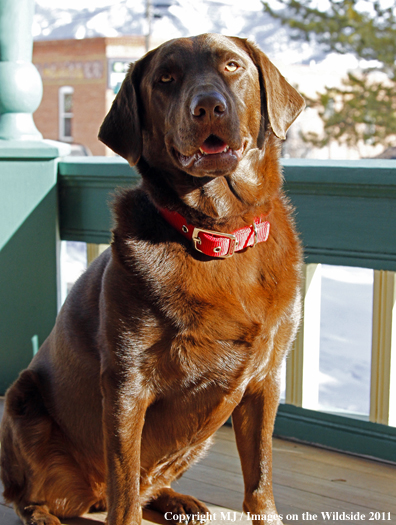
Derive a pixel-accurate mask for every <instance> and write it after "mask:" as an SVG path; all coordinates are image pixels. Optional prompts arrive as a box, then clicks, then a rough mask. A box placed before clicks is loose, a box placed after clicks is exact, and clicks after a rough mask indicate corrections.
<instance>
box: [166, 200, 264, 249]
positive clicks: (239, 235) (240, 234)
mask: <svg viewBox="0 0 396 525" xmlns="http://www.w3.org/2000/svg"><path fill="white" fill-rule="evenodd" d="M159 211H160V213H161V215H162V216H163V218H164V219H165V220H166V221H167V222H168V223H169V224H170V225H171V226H173V227H174V228H175V229H176V230H177V231H178V232H179V233H181V234H182V235H184V237H186V238H187V239H189V240H192V241H193V245H194V248H195V249H196V250H198V251H199V252H201V253H204V254H205V255H209V256H210V257H223V258H225V257H232V256H233V255H234V252H239V251H241V250H244V249H245V248H247V247H248V246H252V247H254V246H256V244H257V243H259V242H265V241H266V240H267V239H268V235H269V231H270V223H269V222H268V221H262V220H261V219H262V217H259V218H256V219H254V222H253V224H252V225H251V226H245V228H240V229H239V230H235V231H234V232H233V233H223V232H215V231H211V230H203V229H202V228H195V227H194V226H192V225H191V224H188V223H187V222H186V220H185V219H184V217H182V216H181V215H180V213H177V212H175V211H169V210H167V209H165V208H160V209H159Z"/></svg>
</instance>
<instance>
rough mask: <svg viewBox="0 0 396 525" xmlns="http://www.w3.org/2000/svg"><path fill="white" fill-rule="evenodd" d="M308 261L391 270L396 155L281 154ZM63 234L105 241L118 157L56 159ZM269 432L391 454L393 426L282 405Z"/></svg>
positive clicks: (129, 173)
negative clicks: (321, 157)
mask: <svg viewBox="0 0 396 525" xmlns="http://www.w3.org/2000/svg"><path fill="white" fill-rule="evenodd" d="M283 166H284V175H285V189H286V191H287V193H288V195H289V197H290V199H291V201H292V202H293V204H294V206H295V208H296V220H297V227H298V229H299V231H300V234H301V237H302V241H303V245H304V249H305V258H306V262H307V263H327V264H336V265H346V266H359V267H363V268H373V269H376V270H388V271H396V232H395V225H396V161H386V160H383V161H382V160H381V161H377V160H376V161H374V160H367V161H356V162H352V161H348V162H347V161H316V160H315V161H313V160H299V159H292V160H283ZM58 183H59V220H60V234H61V238H62V239H63V240H76V241H84V242H88V243H107V242H109V241H110V229H111V226H112V219H111V213H110V209H109V204H110V203H111V200H112V198H113V197H112V195H114V192H115V191H116V187H123V186H131V185H136V184H138V183H139V176H138V174H137V173H136V171H135V170H133V169H132V168H130V167H129V166H128V164H127V163H126V162H125V161H123V160H122V159H119V158H99V157H93V158H84V159H83V158H80V159H77V158H67V159H64V160H62V161H61V162H60V163H59V179H58ZM275 434H277V435H280V436H284V437H288V438H294V439H298V440H302V441H307V442H311V443H317V444H321V445H324V446H327V447H332V448H335V449H338V450H345V451H349V452H353V453H357V454H364V455H367V456H373V457H377V458H381V459H385V460H389V461H395V462H396V428H395V427H389V426H387V425H381V424H378V423H372V422H369V421H359V420H356V419H352V418H350V417H343V416H337V415H334V414H326V413H321V412H317V411H314V410H307V409H305V408H301V407H299V406H293V405H290V404H285V405H281V406H280V408H279V411H278V416H277V420H276V425H275Z"/></svg>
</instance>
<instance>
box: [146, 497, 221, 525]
mask: <svg viewBox="0 0 396 525" xmlns="http://www.w3.org/2000/svg"><path fill="white" fill-rule="evenodd" d="M149 508H151V509H153V510H156V511H158V512H161V513H162V514H163V515H164V517H165V520H166V521H167V522H168V523H169V524H170V525H175V524H179V525H180V524H181V525H197V524H201V523H205V522H206V521H209V520H210V518H211V514H210V511H209V509H208V508H207V506H206V505H204V504H203V503H202V502H201V501H199V500H197V499H196V498H193V497H192V496H186V495H185V494H179V493H178V492H175V491H174V490H173V489H171V488H164V489H162V490H161V491H160V492H159V493H158V494H157V495H156V497H155V498H154V499H153V500H152V501H151V502H150V505H149Z"/></svg>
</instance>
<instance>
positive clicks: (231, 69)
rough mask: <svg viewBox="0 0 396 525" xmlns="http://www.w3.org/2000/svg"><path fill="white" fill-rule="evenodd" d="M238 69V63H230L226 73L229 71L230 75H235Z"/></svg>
mask: <svg viewBox="0 0 396 525" xmlns="http://www.w3.org/2000/svg"><path fill="white" fill-rule="evenodd" d="M238 68H239V66H238V64H237V63H236V62H228V64H226V66H225V69H226V71H229V72H230V73H234V71H236V70H237V69H238Z"/></svg>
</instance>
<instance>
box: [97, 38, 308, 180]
mask: <svg viewBox="0 0 396 525" xmlns="http://www.w3.org/2000/svg"><path fill="white" fill-rule="evenodd" d="M303 108H304V100H303V98H302V97H301V95H299V93H298V92H297V91H296V90H295V89H294V88H293V87H292V86H291V85H290V84H289V83H288V82H287V81H286V80H285V79H284V78H283V76H282V75H281V74H280V73H279V71H278V69H277V68H276V67H275V66H274V65H273V64H272V63H271V62H270V60H269V59H268V58H267V56H266V55H265V54H264V53H262V52H261V51H260V50H259V49H258V47H256V46H255V45H254V44H252V43H251V42H249V41H247V40H244V39H240V38H236V37H231V38H228V37H224V36H219V35H213V34H206V35H200V36H197V37H192V38H180V39H176V40H171V41H169V42H166V43H165V44H163V45H161V46H160V47H158V48H157V49H155V50H153V51H151V52H149V53H148V54H147V55H145V56H144V57H143V58H142V59H140V60H138V61H137V62H136V63H135V64H132V65H131V67H130V69H129V72H128V74H127V76H126V78H125V80H124V82H123V84H122V86H121V89H120V91H119V93H118V94H117V96H116V98H115V100H114V102H113V105H112V107H111V109H110V111H109V113H108V115H107V116H106V118H105V120H104V122H103V124H102V126H101V129H100V132H99V139H100V140H101V141H102V142H104V143H105V144H106V145H107V146H109V147H110V148H111V149H112V150H113V151H115V152H116V153H118V154H119V155H121V156H122V157H124V158H125V159H127V160H128V162H129V163H130V164H131V165H134V164H136V163H137V162H138V161H139V159H140V158H141V157H143V158H144V159H145V161H146V163H147V164H148V165H150V166H153V167H158V168H161V169H163V170H171V171H172V170H173V171H174V170H175V169H176V170H181V171H183V172H187V173H188V174H190V175H192V176H195V177H203V176H207V175H211V176H216V175H227V174H229V173H232V172H233V171H234V170H235V169H236V167H237V166H238V164H239V162H240V161H241V159H242V158H243V157H244V156H245V155H246V154H247V152H248V151H249V150H251V149H252V148H261V147H262V146H263V143H264V136H265V133H266V131H267V130H272V132H273V133H274V134H275V135H276V136H277V137H279V138H280V139H285V137H286V131H287V129H288V128H289V126H290V125H291V124H292V122H293V121H294V120H295V119H296V118H297V116H298V115H299V114H300V112H301V111H302V109H303Z"/></svg>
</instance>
